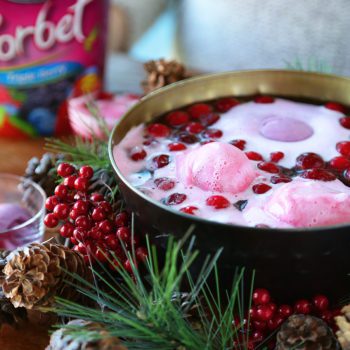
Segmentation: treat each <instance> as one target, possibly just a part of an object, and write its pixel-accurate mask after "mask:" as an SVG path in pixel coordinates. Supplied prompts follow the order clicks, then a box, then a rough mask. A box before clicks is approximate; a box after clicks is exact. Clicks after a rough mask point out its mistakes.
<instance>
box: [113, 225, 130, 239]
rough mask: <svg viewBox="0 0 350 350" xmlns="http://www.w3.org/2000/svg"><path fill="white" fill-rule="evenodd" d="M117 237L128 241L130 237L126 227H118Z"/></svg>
mask: <svg viewBox="0 0 350 350" xmlns="http://www.w3.org/2000/svg"><path fill="white" fill-rule="evenodd" d="M116 234H117V237H118V238H119V239H120V240H121V241H123V242H128V241H130V238H131V231H130V229H129V228H128V227H125V226H123V227H119V228H118V230H117V233H116Z"/></svg>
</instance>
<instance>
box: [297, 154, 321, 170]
mask: <svg viewBox="0 0 350 350" xmlns="http://www.w3.org/2000/svg"><path fill="white" fill-rule="evenodd" d="M324 165H325V164H324V161H323V159H322V157H321V156H319V155H318V154H316V153H311V152H310V153H303V154H301V155H300V156H299V157H298V158H297V160H296V166H297V168H298V169H303V170H305V169H315V168H324Z"/></svg>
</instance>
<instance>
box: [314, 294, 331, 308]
mask: <svg viewBox="0 0 350 350" xmlns="http://www.w3.org/2000/svg"><path fill="white" fill-rule="evenodd" d="M312 302H313V304H314V306H315V308H316V309H317V310H318V311H325V310H327V309H328V306H329V300H328V298H327V297H326V296H325V295H315V296H314V298H313V300H312Z"/></svg>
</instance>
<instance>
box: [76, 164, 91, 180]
mask: <svg viewBox="0 0 350 350" xmlns="http://www.w3.org/2000/svg"><path fill="white" fill-rule="evenodd" d="M79 176H80V177H82V178H84V179H91V178H92V177H93V176H94V170H93V169H92V168H91V166H88V165H84V166H82V167H81V168H80V169H79Z"/></svg>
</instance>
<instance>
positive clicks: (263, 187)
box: [253, 183, 271, 194]
mask: <svg viewBox="0 0 350 350" xmlns="http://www.w3.org/2000/svg"><path fill="white" fill-rule="evenodd" d="M270 190H271V186H269V185H267V184H264V183H259V184H256V185H254V186H253V192H254V193H256V194H264V193H266V192H268V191H270Z"/></svg>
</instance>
